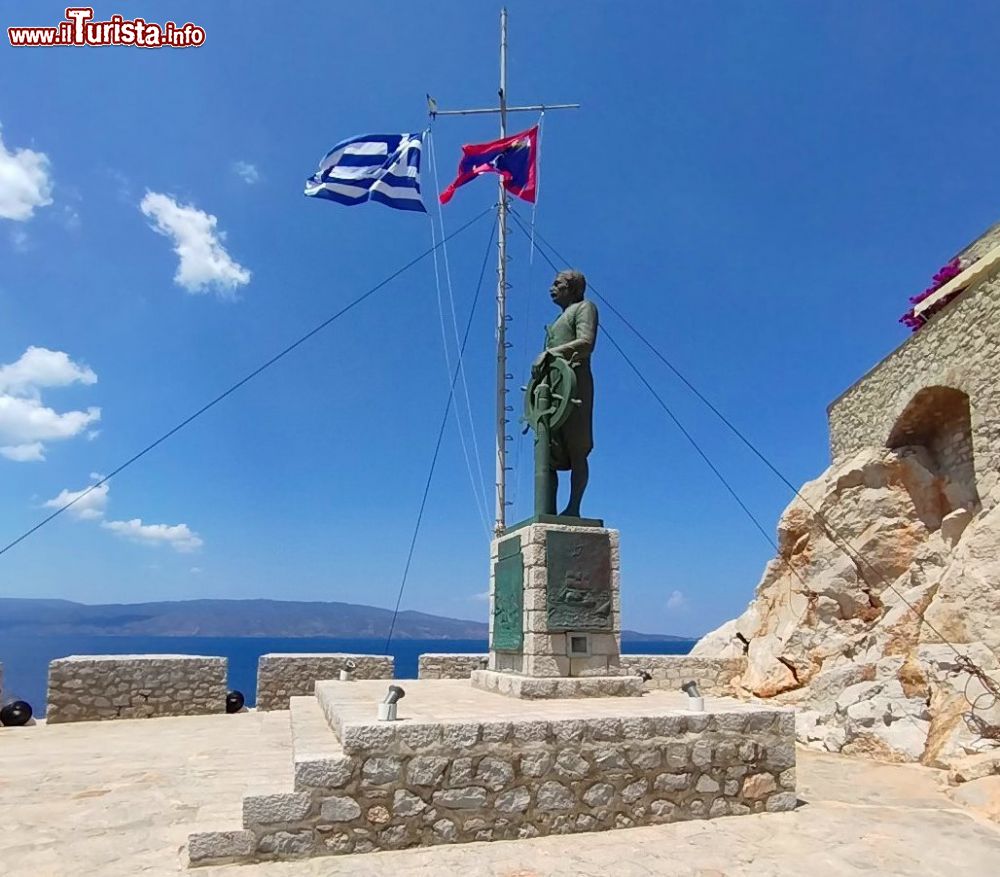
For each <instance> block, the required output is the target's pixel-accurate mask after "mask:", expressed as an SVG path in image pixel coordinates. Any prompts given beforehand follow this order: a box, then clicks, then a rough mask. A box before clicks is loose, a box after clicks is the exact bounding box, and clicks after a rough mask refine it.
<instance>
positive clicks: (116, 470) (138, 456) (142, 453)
mask: <svg viewBox="0 0 1000 877" xmlns="http://www.w3.org/2000/svg"><path fill="white" fill-rule="evenodd" d="M492 210H493V207H492V206H490V207H487V208H486V209H485V210H483V211H482V212H481V213H478V214H476V216H474V217H473V218H472V219H470V220H469V221H468V222H466V223H465V224H464V225H462V226H460V227H459V228H458V229H456V230H455V231H453V232H452V233H451V234H450V235H448V237H446V238H444V239H443V240H442V241H441V243H439V244H437V245H436V246H441V245H442V244H443V243H444V242H445V241H447V240H449V239H451V238H454V237H457V236H458V235H460V234H461V233H462V232H463V231H465V230H466V229H467V228H469V227H470V226H472V225H474V224H475V223H476V222H478V221H479V220H480V219H482V218H483V217H484V216H486V214H487V213H489V212H490V211H492ZM436 246H432V247H430V248H429V249H426V250H424V251H423V252H422V253H420V255H418V256H415V257H414V258H412V259H411V260H410V261H409V262H407V263H406V264H405V265H403V267H401V268H398V269H397V270H395V271H393V272H392V274H390V275H389V276H388V277H386V278H385V279H383V280H380V281H379V282H378V283H376V284H375V285H374V286H373V287H372V288H371V289H369V290H368V291H367V292H365V293H362V294H361V295H359V296H358V297H357V298H356V299H354V301H352V302H350V303H349V304H347V305H345V306H344V307H342V308H341V309H340V310H339V311H337V313H335V314H333V315H332V316H330V317H327V318H326V319H325V320H323V322H322V323H320V324H319V325H317V326H315V327H314V328H312V329H310V330H309V331H308V332H306V333H305V335H302V336H301V337H300V338H298V339H297V340H296V341H293V342H292V343H291V344H289V345H288V346H287V347H285V348H284V349H283V350H281V351H280V352H278V353H276V354H275V355H274V356H272V357H271V358H270V359H269V360H267V362H265V363H264V364H263V365H260V366H258V367H257V368H255V369H254V370H253V371H252V372H250V373H249V374H248V375H246V376H245V377H243V378H241V379H240V380H238V381H237V382H236V383H235V384H233V385H232V386H231V387H229V388H228V389H227V390H224V391H223V392H221V393H220V394H219V395H218V396H216V397H215V398H214V399H212V401H211V402H208V403H206V404H205V405H202V406H201V408H199V409H198V410H197V411H195V412H194V414H192V415H190V416H189V417H186V418H185V419H184V420H182V421H181V422H180V423H178V424H177V425H176V426H175V427H173V429H170V430H168V431H167V432H165V433H164V434H163V435H161V436H160V437H159V438H158V439H157V440H156V441H154V442H151V443H150V444H148V445H146V447H144V448H143V449H142V450H141V451H139V452H138V453H137V454H134V455H133V456H131V457H129V459H127V460H126V461H125V462H124V463H122V464H121V465H120V466H116V467H115V468H114V469H113V470H112V471H111V472H110V474H108V475H105V476H104V477H103V478H101V479H100V480H99V481H95V482H94V483H93V484H91V485H90V487H88V488H87V489H86V490H84V491H81V492H80V493H79V494H78V495H77V496H75V497H74V498H73V499H72V500H70V501H69V502H68V503H66V504H65V505H63V506H60V507H59V508H58V509H56V510H55V511H54V512H52V514H50V515H48V516H47V517H45V518H43V519H42V520H41V521H39V522H38V523H37V524H35V526H33V527H32V528H31V529H29V530H26V531H25V532H24V533H22V534H21V535H20V536H18V537H17V538H16V539H14V540H13V541H11V542H8V543H7V544H6V545H4V547H3V548H0V555H2V554H6V553H7V552H8V551H10V549H11V548H13V547H14V546H15V545H18V544H19V543H21V542H23V541H24V540H25V539H27V538H28V537H29V536H31V535H32V533H35V532H37V531H38V530H40V529H41V528H42V527H44V526H45V525H46V524H47V523H49V521H52V520H54V519H55V518H57V517H59V515H61V514H62V513H63V512H64V511H66V510H67V509H69V508H71V507H72V506H74V505H76V504H77V503H78V502H79V501H80V500H81V499H83V498H84V497H85V496H87V495H88V494H90V493H93V492H94V491H95V490H97V489H98V488H99V487H101V485H103V484H107V482H109V481H110V480H111V479H112V478H114V477H115V475H117V474H118V473H120V472H123V471H124V470H125V469H127V468H128V467H129V466H131V465H132V464H133V463H135V462H136V461H138V460H140V459H141V458H142V457H144V456H146V454H148V453H149V452H150V451H152V450H153V449H154V448H156V447H157V446H158V445H161V444H162V443H163V442H165V441H166V440H167V439H168V438H170V437H171V436H173V435H174V434H175V433H178V432H180V431H181V430H182V429H183V428H184V427H185V426H187V425H188V424H189V423H191V422H192V421H194V420H197V419H198V418H199V417H201V415H202V414H204V413H205V412H206V411H208V410H209V409H211V408H214V407H215V406H216V405H218V404H219V403H220V402H221V401H222V400H223V399H225V398H226V397H227V396H229V395H231V394H232V393H235V392H236V391H237V390H238V389H239V388H240V387H242V386H243V385H244V384H246V383H249V382H250V381H252V380H253V379H254V378H255V377H257V375H259V374H260V373H261V372H263V371H265V370H266V369H269V368H270V367H271V366H272V365H274V364H275V363H276V362H278V360H280V359H283V358H284V357H285V356H287V355H288V354H289V353H291V352H292V351H293V350H295V348H296V347H298V346H299V345H301V344H304V343H305V342H306V341H308V340H309V339H310V338H312V337H313V336H314V335H316V334H318V333H319V332H322V331H323V330H324V329H325V328H326V327H327V326H329V325H330V324H331V323H333V322H334V321H335V320H338V319H340V317H342V316H344V314H346V313H347V312H348V311H351V310H353V309H354V308H355V307H357V306H358V305H359V304H361V302H363V301H364V300H365V299H367V298H369V297H370V296H372V295H374V294H375V293H376V292H378V291H379V290H380V289H382V288H383V287H384V286H386V285H388V284H389V283H391V282H392V281H393V280H395V279H396V278H397V277H399V276H400V275H401V274H403V273H404V272H406V271H408V270H409V269H410V268H412V267H413V266H414V265H416V264H417V263H418V262H420V261H422V260H423V259H425V258H426V257H427V256H429V255H430V254H431V253H433V252H434V250H435V248H436Z"/></svg>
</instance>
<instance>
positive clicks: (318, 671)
mask: <svg viewBox="0 0 1000 877" xmlns="http://www.w3.org/2000/svg"><path fill="white" fill-rule="evenodd" d="M348 661H353V662H354V663H355V664H356V665H357V667H356V669H355V670H353V671H351V675H352V677H353V678H354V679H392V678H393V674H394V670H395V668H394V662H393V659H392V657H383V656H382V655H350V654H341V653H336V652H330V653H314V654H309V653H303V654H281V653H272V654H267V655H261V656H260V660H259V661H258V662H257V709H259V710H286V709H288V700H289V698H291V697H298V696H301V695H306V694H312V693H313V689H314V687H315V685H316V683H317V682H318V681H320V680H321V679H339V678H340V671H341V670H344V669H346V668H347V662H348Z"/></svg>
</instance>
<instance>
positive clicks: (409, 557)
mask: <svg viewBox="0 0 1000 877" xmlns="http://www.w3.org/2000/svg"><path fill="white" fill-rule="evenodd" d="M490 209H492V208H490ZM495 232H496V223H494V224H493V226H492V228H491V229H490V239H489V240H488V241H487V242H486V253H485V254H484V256H483V267H482V268H481V269H480V271H479V282H478V283H477V284H476V294H475V296H474V297H473V299H472V307H471V308H470V309H469V319H468V322H467V323H466V324H465V335H464V336H463V337H462V343H461V346H460V347H459V350H458V364H457V365H456V366H455V371H454V372H453V373H452V376H451V386H450V387H449V388H448V401H447V403H446V404H445V406H444V414H443V415H442V417H441V426H440V428H439V429H438V434H437V441H436V442H435V443H434V454H433V455H432V456H431V465H430V469H429V470H428V472H427V481H426V482H424V492H423V496H422V497H421V498H420V509H419V510H418V512H417V522H416V523H415V524H414V526H413V536H412V537H411V538H410V548H409V550H408V551H407V553H406V565H405V566H404V567H403V578H402V580H401V581H400V583H399V593H398V594H397V595H396V606H395V608H394V609H393V611H392V621H391V622H390V623H389V633H388V635H387V636H386V638H385V649H384V650H383V654H386V655H388V654H389V644H390V643H391V642H392V634H393V631H394V630H395V629H396V618H397V616H398V615H399V604H400V603H401V602H402V600H403V589H404V588H405V587H406V579H407V578H408V577H409V574H410V564H411V563H412V562H413V549H414V548H416V545H417V536H418V535H419V533H420V524H421V522H422V521H423V519H424V509H425V508H426V507H427V496H428V494H429V493H430V489H431V481H432V480H433V478H434V469H435V468H436V467H437V461H438V454H439V453H440V452H441V440H442V439H443V438H444V431H445V428H446V427H447V425H448V415H449V414H450V413H451V403H452V401H454V399H455V381H456V380H458V375H459V372H460V371H461V368H462V357H463V356H464V355H465V346H466V344H467V343H468V341H469V331H470V330H471V329H472V318H473V317H474V316H475V314H476V305H478V304H479V293H480V292H482V289H483V276H484V275H485V274H486V263H487V262H488V261H489V257H490V250H491V249H492V247H493V235H494V234H495Z"/></svg>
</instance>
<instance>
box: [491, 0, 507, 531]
mask: <svg viewBox="0 0 1000 877" xmlns="http://www.w3.org/2000/svg"><path fill="white" fill-rule="evenodd" d="M506 136H507V9H506V8H504V9H501V10H500V139H501V140H503V138H504V137H506ZM497 191H498V192H499V193H500V201H499V202H498V206H497V331H496V336H497V435H496V448H497V476H496V487H497V491H496V497H497V504H496V517H495V520H494V523H493V533H494V535H495V536H500V535H501V534H502V533H503V531H504V528H505V527H506V526H507V419H508V418H507V190H506V189H504V187H503V177H500V179H499V180H498V182H497Z"/></svg>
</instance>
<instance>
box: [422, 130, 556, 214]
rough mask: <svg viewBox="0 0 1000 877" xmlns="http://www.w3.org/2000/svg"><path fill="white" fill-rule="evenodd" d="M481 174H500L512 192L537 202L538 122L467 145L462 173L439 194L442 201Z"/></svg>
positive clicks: (461, 167) (505, 185)
mask: <svg viewBox="0 0 1000 877" xmlns="http://www.w3.org/2000/svg"><path fill="white" fill-rule="evenodd" d="M480 174H500V176H501V177H503V187H504V188H505V189H506V190H507V191H508V192H510V193H511V194H512V195H517V197H518V198H523V199H524V200H525V201H530V202H531V203H532V204H533V203H534V202H535V189H536V186H537V180H538V126H537V125H535V127H534V128H529V129H528V130H527V131H522V132H521V133H520V134H513V135H511V136H510V137H505V138H504V139H503V140H494V141H492V142H491V143H469V144H466V145H465V146H463V147H462V159H461V161H459V163H458V176H456V177H455V179H454V180H453V181H452V183H451V185H450V186H448V188H447V189H445V190H444V191H443V192H442V193H441V194H440V195H439V196H438V197H439V198H440V200H441V203H442V204H447V203H448V202H449V201H450V200H451V198H452V196H453V195H454V194H455V190H456V189H457V188H458V187H459V186H464V185H465V184H466V183H467V182H469V181H470V180H473V179H475V178H476V177H478V176H479V175H480Z"/></svg>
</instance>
